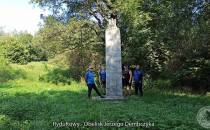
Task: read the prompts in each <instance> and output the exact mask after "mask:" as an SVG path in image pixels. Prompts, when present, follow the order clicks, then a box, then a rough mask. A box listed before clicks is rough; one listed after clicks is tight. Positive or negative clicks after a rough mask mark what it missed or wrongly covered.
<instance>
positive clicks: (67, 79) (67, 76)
mask: <svg viewBox="0 0 210 130" xmlns="http://www.w3.org/2000/svg"><path fill="white" fill-rule="evenodd" d="M39 80H40V81H45V82H49V83H54V84H59V83H62V84H68V85H70V84H71V82H72V80H74V81H79V80H80V76H79V75H78V74H77V72H76V71H73V70H69V69H61V68H54V69H53V70H50V71H49V72H48V73H47V74H44V75H41V76H40V78H39Z"/></svg>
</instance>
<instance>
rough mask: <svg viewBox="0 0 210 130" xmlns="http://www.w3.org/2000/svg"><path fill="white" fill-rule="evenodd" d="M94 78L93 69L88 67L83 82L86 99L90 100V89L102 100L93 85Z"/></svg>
mask: <svg viewBox="0 0 210 130" xmlns="http://www.w3.org/2000/svg"><path fill="white" fill-rule="evenodd" d="M94 77H95V74H94V72H93V67H91V66H89V68H88V71H87V72H86V74H85V82H86V84H87V86H88V98H91V92H92V89H94V90H95V91H96V93H97V94H98V95H99V96H100V97H101V98H104V96H102V95H101V93H100V92H99V91H98V89H97V87H96V85H95V81H94Z"/></svg>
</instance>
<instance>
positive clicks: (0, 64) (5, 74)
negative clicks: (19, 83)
mask: <svg viewBox="0 0 210 130" xmlns="http://www.w3.org/2000/svg"><path fill="white" fill-rule="evenodd" d="M24 77H25V73H24V72H23V71H21V70H14V69H13V68H12V67H10V66H9V64H8V63H7V62H6V60H5V59H3V58H0V82H7V81H9V80H13V79H16V78H24Z"/></svg>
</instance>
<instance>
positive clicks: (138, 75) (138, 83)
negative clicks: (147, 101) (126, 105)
mask: <svg viewBox="0 0 210 130" xmlns="http://www.w3.org/2000/svg"><path fill="white" fill-rule="evenodd" d="M143 77H144V72H143V70H140V68H139V65H136V68H135V71H134V73H133V79H134V85H135V94H136V95H140V96H143V90H142V84H143Z"/></svg>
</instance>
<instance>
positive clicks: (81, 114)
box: [0, 62, 210, 130]
mask: <svg viewBox="0 0 210 130" xmlns="http://www.w3.org/2000/svg"><path fill="white" fill-rule="evenodd" d="M12 67H13V68H15V69H20V70H22V72H23V73H24V75H25V76H24V77H22V78H19V79H14V80H11V81H9V82H7V83H1V84H0V130H53V129H61V127H59V126H58V125H57V126H56V125H55V122H57V123H59V122H69V123H70V122H75V123H76V122H77V123H81V124H83V123H84V122H102V123H104V122H119V123H122V122H151V123H154V126H152V127H148V128H146V127H118V126H114V127H108V126H107V127H91V126H89V127H88V126H84V125H81V126H79V127H70V126H63V127H62V129H82V128H83V129H90V130H92V129H122V130H123V129H149V130H170V129H171V130H202V129H204V128H202V127H201V126H200V125H199V124H198V122H197V120H196V115H197V112H198V110H199V109H200V108H201V107H203V106H207V105H209V104H210V96H198V95H189V94H184V93H178V92H177V93H172V92H163V91H161V90H154V89H153V90H150V89H147V90H145V93H144V96H143V97H137V96H134V95H132V96H130V97H128V99H125V100H122V101H101V100H89V99H88V98H87V87H86V86H85V84H84V83H78V82H72V83H71V84H70V85H65V84H57V85H56V84H52V83H46V82H43V81H42V82H41V81H39V78H40V76H41V75H43V74H45V73H47V72H48V71H50V70H51V69H52V68H53V67H54V66H53V65H49V64H47V63H44V62H37V63H36V62H33V63H30V64H28V65H12ZM93 95H95V92H93Z"/></svg>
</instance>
